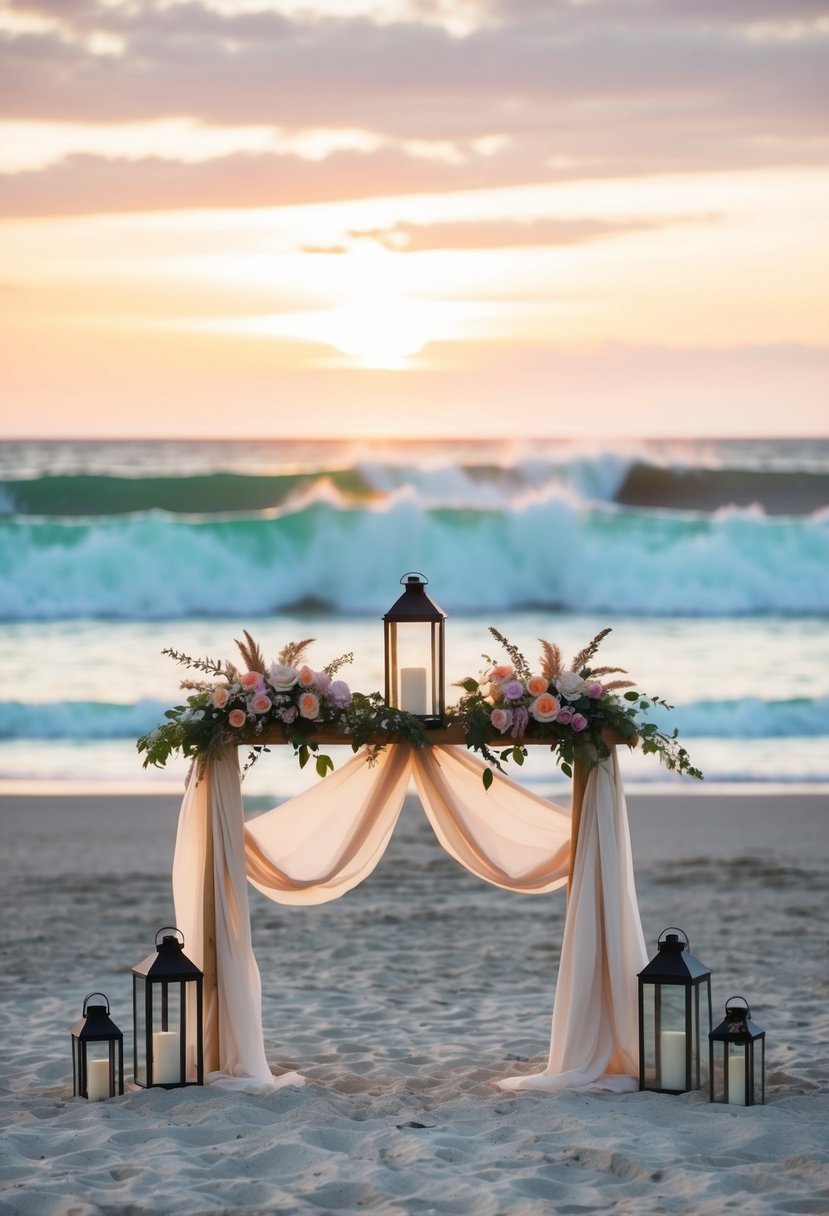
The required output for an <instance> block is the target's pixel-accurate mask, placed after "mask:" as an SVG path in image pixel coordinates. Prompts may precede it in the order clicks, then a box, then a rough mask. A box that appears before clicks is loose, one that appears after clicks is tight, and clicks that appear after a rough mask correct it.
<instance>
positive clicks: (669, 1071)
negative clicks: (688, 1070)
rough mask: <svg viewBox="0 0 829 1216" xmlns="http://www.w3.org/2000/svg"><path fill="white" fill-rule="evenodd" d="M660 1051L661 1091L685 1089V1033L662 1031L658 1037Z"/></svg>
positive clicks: (680, 1031)
mask: <svg viewBox="0 0 829 1216" xmlns="http://www.w3.org/2000/svg"><path fill="white" fill-rule="evenodd" d="M660 1047H661V1051H662V1076H661V1085H660V1087H661V1088H662V1089H680V1090H684V1089H685V1031H684V1030H663V1031H662V1033H661V1035H660Z"/></svg>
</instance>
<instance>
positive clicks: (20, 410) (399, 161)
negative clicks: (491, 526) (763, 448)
mask: <svg viewBox="0 0 829 1216" xmlns="http://www.w3.org/2000/svg"><path fill="white" fill-rule="evenodd" d="M0 54H1V55H2V62H0V97H2V111H1V113H2V122H0V127H1V128H2V137H1V138H0V226H2V270H0V300H2V305H3V326H2V350H0V362H1V363H2V368H0V391H2V412H1V413H0V434H2V435H4V436H6V437H14V436H71V437H83V436H97V435H102V436H103V435H189V434H193V435H198V436H210V435H277V436H278V435H313V434H330V435H358V436H359V435H392V436H394V435H436V436H441V435H453V436H454V435H469V434H475V433H480V434H482V435H487V436H488V437H493V436H499V435H505V436H508V435H514V434H516V433H519V434H521V435H524V436H526V435H533V434H536V435H556V434H562V435H584V434H590V433H597V434H601V435H608V434H625V435H716V434H737V435H739V434H747V435H769V434H772V435H774V434H778V435H810V434H812V435H827V434H829V391H827V390H829V241H828V240H827V232H828V231H829V125H828V124H827V115H829V105H827V101H828V100H829V5H827V3H826V0H783V2H780V0H0Z"/></svg>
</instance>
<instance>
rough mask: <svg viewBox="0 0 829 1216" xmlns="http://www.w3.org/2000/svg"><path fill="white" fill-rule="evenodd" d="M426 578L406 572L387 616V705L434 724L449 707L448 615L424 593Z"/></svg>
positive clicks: (441, 723)
mask: <svg viewBox="0 0 829 1216" xmlns="http://www.w3.org/2000/svg"><path fill="white" fill-rule="evenodd" d="M428 581H429V580H428V579H427V578H426V577H425V575H423V574H418V573H416V572H413V573H410V574H404V575H403V577H402V578H401V580H400V582H401V583H402V584H403V586H404V588H405V590H404V592H403V594H402V595H401V596H400V598H399V599H398V600H397V601H396V602H395V603H394V604H393V605H392V607H391V608H390V609H389V610H388V612H387V613H386V614H385V616H384V617H383V632H384V638H385V667H386V704H387V705H388V706H390V707H392V708H393V709H403V710H406V711H407V712H408V713H410V714H415V715H416V716H417V717H418V718H420V719H421V721H422V722H423V725H424V726H426V727H430V728H436V727H440V726H442V725H443V716H444V712H445V709H446V702H445V691H444V689H445V684H446V640H445V628H446V614H445V613H444V612H442V611H441V609H440V608H438V606H437V604H434V603H432V601H431V600H430V599H429V597H428V595H427V594H426V584H427V583H428Z"/></svg>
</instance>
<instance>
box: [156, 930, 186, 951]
mask: <svg viewBox="0 0 829 1216" xmlns="http://www.w3.org/2000/svg"><path fill="white" fill-rule="evenodd" d="M165 929H172V930H173V932H174V933H177V934H178V935H179V937H180V938H181V945H182V948H183V947H184V934H183V933H182V931H181V929H177V928H176V926H175V925H162V927H161V928H160V929H159V930H158V933H163V932H164V931H165ZM158 933H156V935H155V944H156V947H157V946H158Z"/></svg>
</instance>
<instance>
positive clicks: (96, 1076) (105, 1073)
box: [70, 992, 124, 1102]
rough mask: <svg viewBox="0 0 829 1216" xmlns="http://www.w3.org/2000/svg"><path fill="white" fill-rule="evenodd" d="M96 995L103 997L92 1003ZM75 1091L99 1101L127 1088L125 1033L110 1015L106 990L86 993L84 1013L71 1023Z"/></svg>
mask: <svg viewBox="0 0 829 1216" xmlns="http://www.w3.org/2000/svg"><path fill="white" fill-rule="evenodd" d="M93 997H100V998H101V999H100V1001H95V1002H94V1004H90V1002H91V1001H92V998H93ZM70 1034H71V1035H72V1093H73V1095H74V1097H76V1098H88V1099H89V1101H90V1102H99V1101H100V1100H101V1099H103V1098H114V1097H115V1095H116V1094H122V1093H123V1092H124V1036H123V1034H122V1033H121V1031H120V1030H119V1029H118V1027H117V1026H116V1025H115V1023H114V1022H113V1020H112V1018H111V1017H110V1016H109V999H108V997H107V996H105V995H104V993H103V992H90V993H89V994H88V996H85V997H84V1002H83V1012H82V1015H81V1017H80V1018H79V1019H78V1021H77V1022H76V1023H75V1025H74V1026H73V1027H72V1029H71V1031H70Z"/></svg>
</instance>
